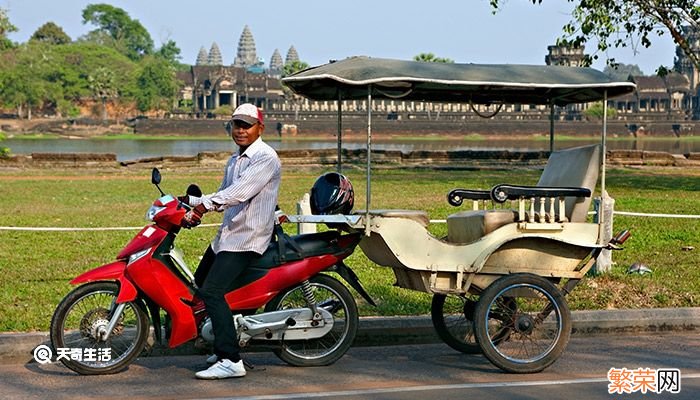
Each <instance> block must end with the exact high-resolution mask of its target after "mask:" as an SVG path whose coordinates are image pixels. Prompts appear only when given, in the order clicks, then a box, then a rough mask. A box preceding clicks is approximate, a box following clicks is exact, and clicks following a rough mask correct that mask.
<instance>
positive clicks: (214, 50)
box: [209, 42, 224, 65]
mask: <svg viewBox="0 0 700 400" xmlns="http://www.w3.org/2000/svg"><path fill="white" fill-rule="evenodd" d="M209 65H224V60H223V58H222V57H221V50H219V45H217V44H216V42H214V43H212V44H211V49H210V50H209Z"/></svg>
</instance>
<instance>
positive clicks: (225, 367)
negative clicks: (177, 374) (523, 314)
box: [185, 104, 281, 379]
mask: <svg viewBox="0 0 700 400" xmlns="http://www.w3.org/2000/svg"><path fill="white" fill-rule="evenodd" d="M229 127H230V134H231V137H232V138H233V141H234V142H235V143H236V144H237V145H238V151H236V152H235V153H234V154H233V155H232V156H231V159H229V161H228V164H227V165H226V169H225V170H224V179H223V182H222V183H221V187H220V188H219V191H218V192H216V193H213V194H210V195H206V196H202V197H193V196H188V197H187V198H185V200H187V202H188V203H189V204H190V205H191V206H194V208H193V209H192V210H191V211H190V212H188V213H187V215H185V220H186V221H187V222H188V223H189V224H191V225H197V224H198V223H199V222H200V220H201V218H202V215H204V214H205V213H206V212H209V211H223V212H224V218H223V222H222V224H221V227H220V228H219V232H218V233H217V235H216V237H215V238H214V240H213V241H212V242H211V245H210V246H209V248H207V251H206V252H205V253H204V257H203V258H202V261H201V262H200V264H199V267H198V268H197V271H196V272H195V282H196V283H197V286H199V290H198V293H197V295H198V296H199V297H200V298H201V299H202V300H203V301H204V304H205V305H206V308H207V312H208V313H209V317H210V318H211V322H212V327H213V330H214V356H212V357H210V359H209V360H207V361H212V362H215V363H214V364H213V365H212V366H211V367H209V368H208V369H206V370H203V371H199V372H197V373H196V374H195V376H196V377H197V378H199V379H224V378H234V377H242V376H245V374H246V371H245V367H244V366H243V361H242V360H241V357H240V354H239V352H240V346H239V345H238V338H237V335H236V330H235V327H234V323H233V316H232V314H231V310H230V309H229V307H228V304H227V303H226V300H225V298H224V295H225V294H226V293H228V292H230V291H231V290H233V286H232V285H233V282H234V280H235V279H236V277H238V276H239V275H240V273H241V272H242V271H243V270H245V269H246V268H247V267H248V266H249V265H250V264H251V262H252V261H253V260H255V258H257V257H259V256H260V254H262V253H263V252H264V251H265V249H266V248H267V245H268V244H269V243H270V239H271V237H272V231H273V229H274V215H275V206H276V205H277V195H278V190H279V185H280V176H281V164H280V160H279V158H278V157H277V153H276V152H275V150H273V149H272V148H271V147H270V146H268V145H267V144H265V142H263V141H262V139H261V138H260V135H261V134H262V133H263V130H264V129H265V125H264V123H263V115H262V112H261V111H260V110H259V109H258V108H257V107H256V106H254V105H253V104H242V105H241V106H239V107H238V108H236V110H235V111H234V112H233V116H232V117H231V121H230V122H229V124H227V130H228V129H229Z"/></svg>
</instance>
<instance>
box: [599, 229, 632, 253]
mask: <svg viewBox="0 0 700 400" xmlns="http://www.w3.org/2000/svg"><path fill="white" fill-rule="evenodd" d="M630 236H632V233H631V232H630V231H629V229H625V230H624V231H622V232H620V233H618V234H617V235H615V237H614V238H612V239H610V241H609V242H608V245H607V246H605V248H606V249H607V250H624V248H623V247H621V245H622V244H623V243H625V241H627V239H629V238H630Z"/></svg>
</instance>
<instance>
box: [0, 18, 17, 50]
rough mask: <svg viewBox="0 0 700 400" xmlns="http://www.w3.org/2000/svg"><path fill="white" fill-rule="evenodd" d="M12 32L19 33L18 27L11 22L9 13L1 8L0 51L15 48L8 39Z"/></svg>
mask: <svg viewBox="0 0 700 400" xmlns="http://www.w3.org/2000/svg"><path fill="white" fill-rule="evenodd" d="M12 32H17V27H16V26H14V25H12V23H11V22H10V18H9V17H8V16H7V11H6V10H5V9H3V8H0V51H3V50H5V49H9V48H12V47H13V44H12V41H11V40H10V39H8V37H7V34H8V33H12Z"/></svg>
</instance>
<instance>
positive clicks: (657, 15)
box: [490, 0, 700, 74]
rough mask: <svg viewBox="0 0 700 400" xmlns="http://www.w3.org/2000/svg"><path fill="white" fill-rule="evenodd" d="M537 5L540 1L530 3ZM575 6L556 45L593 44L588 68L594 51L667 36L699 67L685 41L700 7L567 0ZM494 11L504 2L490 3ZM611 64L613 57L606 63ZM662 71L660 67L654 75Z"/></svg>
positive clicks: (681, 1)
mask: <svg viewBox="0 0 700 400" xmlns="http://www.w3.org/2000/svg"><path fill="white" fill-rule="evenodd" d="M530 1H531V2H532V3H533V4H541V3H542V0H530ZM567 1H569V2H571V3H577V5H576V6H575V8H574V10H573V12H572V20H571V21H570V22H569V23H567V24H566V25H564V27H563V33H564V34H563V36H562V37H561V38H559V40H557V45H562V46H569V47H579V46H582V45H584V44H585V43H587V42H589V41H594V42H597V43H598V45H597V51H596V53H595V54H593V55H592V56H587V57H586V60H585V61H586V62H587V63H588V64H589V65H590V64H591V63H592V61H593V60H596V59H598V54H597V53H598V52H602V53H605V52H606V50H607V49H609V48H611V47H616V48H619V47H627V46H630V47H632V49H633V50H635V51H636V49H637V47H638V46H639V45H640V44H641V45H642V46H644V47H649V46H651V38H650V35H652V34H654V33H657V34H659V35H662V34H665V33H668V34H670V35H671V37H672V38H673V41H674V42H675V43H676V44H677V45H678V46H679V47H680V48H681V50H682V51H683V53H685V55H686V56H688V59H689V60H690V61H691V62H692V63H693V64H694V65H695V66H696V67H697V68H700V53H697V52H695V51H693V50H694V49H693V43H690V41H689V40H688V38H689V36H690V35H691V34H693V32H697V30H698V29H699V28H700V5H699V4H698V2H697V1H690V0H567ZM490 2H491V7H492V9H493V12H494V13H495V12H497V11H498V9H499V7H500V5H501V4H503V3H504V0H490ZM607 63H608V64H609V65H614V64H615V59H614V58H609V59H608V60H607ZM665 70H666V69H665V68H663V67H660V68H659V70H657V72H658V73H662V74H663V73H664V71H665Z"/></svg>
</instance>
